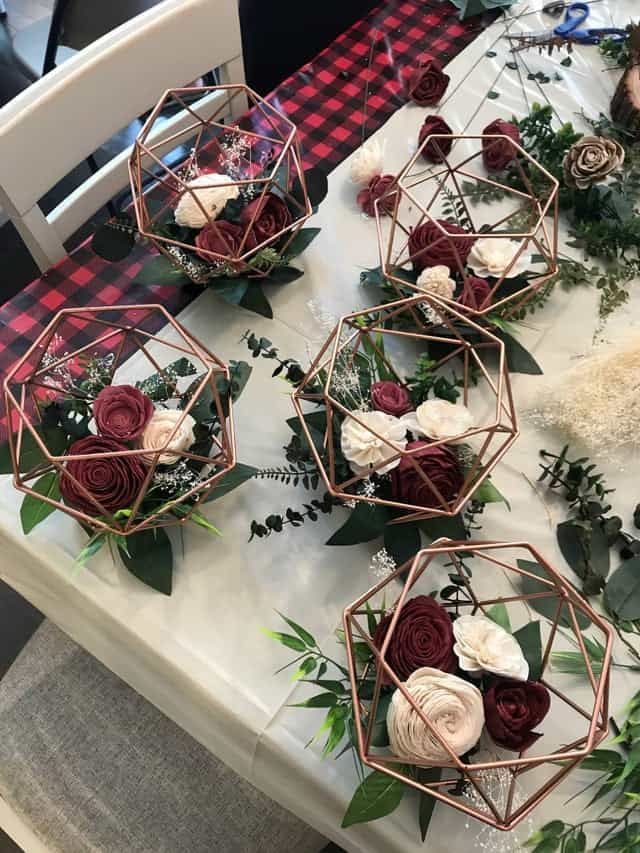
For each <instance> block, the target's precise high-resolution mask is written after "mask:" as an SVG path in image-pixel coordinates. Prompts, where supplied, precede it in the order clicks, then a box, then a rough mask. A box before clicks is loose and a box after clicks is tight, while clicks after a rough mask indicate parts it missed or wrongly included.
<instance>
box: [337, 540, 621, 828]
mask: <svg viewBox="0 0 640 853" xmlns="http://www.w3.org/2000/svg"><path fill="white" fill-rule="evenodd" d="M469 561H471V568H472V574H471V573H470V572H469ZM447 572H454V573H455V574H456V575H457V578H459V580H458V586H457V589H458V593H457V594H456V599H455V600H454V598H453V596H452V595H451V594H450V593H449V592H446V595H445V590H444V589H443V596H441V597H440V596H438V590H439V589H442V586H440V583H445V584H450V583H451V580H449V579H448V576H447ZM497 576H499V580H498V577H497ZM505 576H506V578H507V580H508V581H509V582H510V584H511V586H512V588H513V589H514V590H517V593H516V594H512V593H511V592H507V594H506V595H499V594H498V592H497V590H498V589H499V581H500V580H502V581H503V580H504V577H505ZM449 577H450V576H449ZM398 581H400V582H401V583H402V587H401V589H400V592H399V593H398ZM417 594H426V595H433V596H434V597H438V600H439V603H440V604H441V605H442V606H443V607H444V608H445V610H446V611H447V613H448V614H449V615H450V616H451V617H452V618H453V619H454V620H455V618H456V617H457V616H458V615H462V614H467V613H469V614H485V615H486V614H487V611H488V610H489V609H490V608H491V607H493V606H494V605H496V604H503V605H504V607H505V608H506V611H507V614H508V616H509V619H510V628H511V629H512V630H513V631H517V630H518V629H519V628H521V627H524V626H527V625H529V624H530V622H531V621H532V620H535V619H540V627H541V637H542V643H541V647H540V659H541V665H540V671H539V673H536V675H537V677H536V678H535V679H534V680H536V681H537V682H538V683H540V684H542V685H543V686H544V687H545V688H546V689H547V691H548V693H549V694H550V697H551V704H550V709H549V712H548V714H547V716H546V717H545V718H544V719H543V721H542V722H541V723H540V724H539V725H537V726H536V728H537V729H539V730H540V736H539V737H538V738H537V740H535V741H534V742H533V743H532V744H531V745H529V746H528V747H527V748H525V749H521V750H520V751H517V750H515V749H514V750H507V749H505V748H502V747H499V746H496V745H495V744H494V743H493V741H492V740H491V738H490V735H489V734H488V733H487V732H486V730H485V731H484V732H483V734H482V736H481V740H480V741H479V743H480V749H479V751H474V750H471V751H470V752H468V753H466V754H465V755H463V756H458V755H456V754H455V752H454V751H453V750H452V748H451V746H449V745H448V743H447V740H446V735H445V734H443V731H442V729H440V730H436V729H435V728H434V727H433V726H432V725H431V722H430V720H429V718H428V716H426V715H425V713H424V712H423V711H422V710H421V709H420V708H419V707H418V706H417V705H416V702H415V700H414V698H413V696H412V695H411V693H410V692H409V691H408V690H407V689H406V687H405V686H404V683H403V680H402V679H401V678H399V677H398V675H397V674H396V672H394V669H393V667H392V666H391V665H390V664H389V662H388V659H387V658H388V647H389V643H390V642H391V640H392V639H393V636H394V632H395V631H396V626H397V623H398V619H399V616H400V614H401V612H402V609H403V607H404V606H405V605H406V604H407V602H408V601H410V600H411V599H412V597H413V596H414V595H417ZM533 610H535V611H538V612H537V613H533ZM540 613H542V614H544V615H543V617H542V618H541V617H540V615H539V614H540ZM385 614H393V617H392V619H391V621H390V624H389V627H388V629H387V631H386V634H384V639H383V641H382V642H380V639H379V640H378V643H379V647H376V645H375V643H374V638H373V634H374V632H375V622H377V621H379V617H380V618H381V617H382V616H383V615H385ZM545 616H546V618H544V617H545ZM343 625H344V632H345V643H346V650H347V657H348V666H349V675H350V681H351V691H352V696H353V702H354V708H356V709H358V710H359V713H355V714H354V716H353V722H354V726H355V735H356V737H355V740H356V746H357V750H358V753H359V756H360V759H361V760H362V762H363V763H364V764H365V765H367V766H368V767H370V768H372V769H373V770H377V771H380V772H381V773H385V774H387V775H388V776H390V777H392V778H394V779H398V780H400V781H402V782H404V783H406V784H407V785H410V786H411V787H413V788H415V789H417V790H418V791H420V792H421V793H423V794H427V795H429V796H432V797H435V798H436V799H437V800H439V801H441V802H443V803H446V804H447V805H450V806H452V807H453V808H455V809H458V810H459V811H461V812H463V813H464V814H466V815H468V816H470V817H474V818H477V819H478V820H480V821H483V822H484V823H486V824H489V825H490V826H492V827H495V828H497V829H501V830H510V829H512V828H513V827H514V826H516V825H517V824H518V823H519V822H520V821H521V820H523V818H525V817H526V816H527V815H528V814H529V813H530V812H531V811H532V809H534V808H535V807H536V806H537V805H538V804H539V803H540V801H541V800H543V799H544V798H545V797H546V796H547V795H548V794H549V793H550V792H551V791H552V790H553V789H554V788H555V787H556V786H557V785H559V784H560V783H561V782H562V781H563V779H564V778H565V777H566V776H567V775H568V774H569V773H570V772H571V771H572V770H573V769H574V768H576V767H577V765H578V764H580V762H581V761H582V760H583V759H584V758H585V757H586V756H587V755H589V754H590V753H591V752H592V751H593V750H594V749H595V748H596V747H597V745H598V744H599V743H600V742H601V741H602V740H604V739H605V738H606V737H607V735H608V702H609V676H610V666H611V654H612V647H613V629H612V627H611V625H610V624H609V623H608V622H607V621H606V620H604V619H603V618H602V617H600V616H599V615H598V614H597V613H596V612H595V611H594V610H593V609H592V608H591V607H590V606H589V604H587V602H586V601H585V600H584V599H583V598H582V596H581V595H580V594H579V593H578V592H577V590H576V589H575V588H574V587H573V585H572V584H571V583H570V582H569V581H568V580H566V578H564V577H563V576H562V575H560V574H559V573H558V572H557V571H556V570H555V569H554V568H553V567H552V566H551V565H550V564H549V563H548V562H547V561H546V560H545V559H544V557H543V556H542V555H541V554H540V553H539V552H538V551H537V550H536V549H535V548H534V547H533V546H532V545H529V544H528V543H525V542H473V541H465V542H454V541H452V540H450V539H445V538H443V539H438V540H437V541H435V542H433V544H432V545H431V546H430V547H428V548H425V549H423V550H421V551H419V552H418V554H417V555H416V556H415V558H413V559H412V560H409V561H408V562H407V563H405V564H404V565H402V566H400V567H398V568H397V569H396V570H395V571H393V572H392V573H391V574H389V575H388V576H386V577H385V578H384V579H383V580H381V581H380V582H379V583H378V584H376V585H375V586H374V587H372V588H371V589H370V590H368V591H367V592H366V593H365V594H364V595H362V596H361V597H360V598H358V599H357V600H356V601H354V602H353V603H352V604H350V605H349V606H348V607H347V608H345V610H344V614H343ZM587 625H588V627H589V637H590V639H591V640H593V641H595V642H599V643H600V644H601V647H602V652H603V654H602V663H601V667H600V668H599V669H598V668H596V667H593V666H592V664H591V660H590V658H589V654H588V652H587V649H586V647H585V643H584V638H583V636H582V633H581V629H584V627H585V626H587ZM406 631H407V628H406V626H405V627H403V632H406ZM405 639H406V637H405ZM356 644H357V645H356ZM567 648H569V649H578V650H579V651H580V653H581V654H582V656H583V658H584V664H585V667H586V672H587V676H588V688H586V690H585V692H586V695H587V698H586V699H581V700H580V701H579V699H578V698H577V697H575V695H572V691H574V692H575V689H576V683H575V680H572V678H573V677H572V676H570V675H563V674H561V673H558V672H554V670H553V658H552V653H553V652H555V651H560V650H566V649H567ZM366 651H368V652H369V658H368V660H367V662H364V661H365V659H366V654H365V652H366ZM404 677H405V678H406V676H404ZM567 682H568V687H567ZM393 688H395V689H396V690H399V691H401V693H402V695H403V696H404V698H405V699H406V700H407V702H409V704H410V705H411V711H412V712H415V714H417V715H418V718H419V721H420V722H421V723H422V724H423V725H424V726H425V728H426V729H428V730H429V732H430V734H431V736H432V737H433V738H435V739H437V741H439V742H440V744H441V746H442V748H443V750H444V751H446V752H447V753H448V755H449V759H448V760H443V761H441V762H435V761H434V762H431V763H429V764H428V765H427V764H426V762H425V760H424V758H422V759H418V758H415V759H410V758H407V757H404V756H403V757H399V756H397V755H394V754H393V753H392V752H391V750H390V747H389V746H388V743H387V744H386V745H383V741H384V738H383V739H381V738H380V736H379V734H376V732H379V728H380V722H381V721H382V720H384V719H385V714H386V711H385V709H386V707H387V704H388V702H389V701H390V691H391V690H392V689H393ZM415 724H416V725H419V722H418V721H416V722H415ZM426 767H429V768H436V767H437V768H439V771H437V772H436V771H434V770H431V773H421V772H420V771H419V770H418V768H426Z"/></svg>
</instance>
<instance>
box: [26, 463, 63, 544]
mask: <svg viewBox="0 0 640 853" xmlns="http://www.w3.org/2000/svg"><path fill="white" fill-rule="evenodd" d="M31 488H32V489H33V490H34V492H37V493H38V494H39V495H44V496H45V497H47V498H50V499H51V500H52V501H59V500H60V482H59V478H58V472H57V471H49V473H48V474H43V476H42V477H40V478H39V479H38V480H36V482H35V483H34V484H33V486H32V487H31ZM56 509H57V507H55V506H52V504H49V503H47V502H46V501H42V500H40V499H39V498H36V497H34V496H33V495H25V496H24V500H23V501H22V506H21V507H20V521H21V522H22V530H23V532H24V533H30V532H31V531H32V530H33V528H34V527H35V526H36V525H37V524H40V522H41V521H44V520H45V518H47V517H48V516H49V515H51V513H52V512H55V510H56Z"/></svg>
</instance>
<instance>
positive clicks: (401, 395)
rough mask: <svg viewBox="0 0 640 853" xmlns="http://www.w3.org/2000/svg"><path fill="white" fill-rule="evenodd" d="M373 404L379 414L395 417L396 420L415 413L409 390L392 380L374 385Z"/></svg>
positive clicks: (372, 391) (372, 387) (372, 390)
mask: <svg viewBox="0 0 640 853" xmlns="http://www.w3.org/2000/svg"><path fill="white" fill-rule="evenodd" d="M371 404H372V406H373V408H374V409H377V410H378V411H379V412H385V413H386V414H387V415H395V417H396V418H399V417H400V416H401V415H406V413H407V412H412V411H413V403H412V402H411V396H410V395H409V392H408V391H407V389H406V388H405V387H404V386H403V385H400V384H398V383H397V382H391V381H390V380H387V381H385V382H374V383H373V385H372V386H371Z"/></svg>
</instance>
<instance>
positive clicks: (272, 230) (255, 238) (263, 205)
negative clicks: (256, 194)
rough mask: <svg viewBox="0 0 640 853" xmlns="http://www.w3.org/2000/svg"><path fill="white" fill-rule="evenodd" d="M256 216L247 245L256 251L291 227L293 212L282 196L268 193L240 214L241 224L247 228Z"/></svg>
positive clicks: (252, 202)
mask: <svg viewBox="0 0 640 853" xmlns="http://www.w3.org/2000/svg"><path fill="white" fill-rule="evenodd" d="M254 216H255V221H254V223H253V225H252V227H251V230H250V231H249V234H248V235H247V242H246V244H245V245H246V247H247V248H248V249H255V247H256V246H258V245H259V244H260V243H264V241H265V240H269V239H270V238H271V237H275V236H276V234H279V233H280V231H282V230H283V229H284V228H286V227H287V226H288V225H291V211H290V210H289V208H288V207H287V205H286V204H285V203H284V202H283V200H282V199H281V198H280V196H277V195H275V194H274V193H267V194H266V195H265V196H264V198H256V199H254V200H253V201H250V202H249V204H248V205H247V206H246V207H245V208H243V210H242V213H241V214H240V222H241V223H242V225H244V226H245V227H246V226H247V225H249V223H250V222H251V220H252V219H253V217H254Z"/></svg>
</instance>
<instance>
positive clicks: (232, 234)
mask: <svg viewBox="0 0 640 853" xmlns="http://www.w3.org/2000/svg"><path fill="white" fill-rule="evenodd" d="M243 235H244V229H243V228H242V227H241V226H240V225H237V224H236V223H235V222H227V220H226V219H216V220H215V221H214V222H211V223H210V224H209V225H205V227H204V228H203V229H202V231H200V233H199V234H196V241H195V242H196V247H197V248H198V249H199V251H198V254H199V255H200V257H201V258H203V259H204V260H205V261H211V260H213V259H212V258H211V256H210V255H208V254H207V252H214V253H215V254H216V255H225V256H231V255H234V254H235V253H236V252H237V251H238V249H239V248H240V244H241V242H242V237H243ZM245 245H246V244H245Z"/></svg>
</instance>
